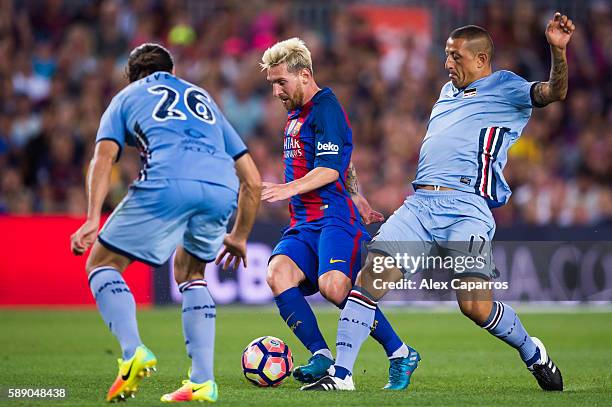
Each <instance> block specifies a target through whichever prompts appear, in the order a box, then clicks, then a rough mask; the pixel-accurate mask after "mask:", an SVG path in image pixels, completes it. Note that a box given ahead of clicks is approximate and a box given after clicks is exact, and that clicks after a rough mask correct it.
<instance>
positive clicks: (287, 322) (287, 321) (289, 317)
mask: <svg viewBox="0 0 612 407" xmlns="http://www.w3.org/2000/svg"><path fill="white" fill-rule="evenodd" d="M293 314H295V312H292V313H291V315H289V316H288V317H287V319H286V320H285V323H286V324H287V325H289V320H290V319H291V317H292V316H293Z"/></svg>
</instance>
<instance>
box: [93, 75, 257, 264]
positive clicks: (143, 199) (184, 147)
mask: <svg viewBox="0 0 612 407" xmlns="http://www.w3.org/2000/svg"><path fill="white" fill-rule="evenodd" d="M101 140H112V141H114V142H116V143H117V144H118V145H119V147H120V148H121V149H123V145H124V144H128V145H133V146H137V147H138V149H139V150H140V156H141V158H142V160H143V168H142V171H141V172H140V176H139V179H138V181H136V182H134V183H133V184H132V185H131V186H130V188H129V192H128V194H127V196H126V197H125V198H124V199H123V200H122V201H121V203H120V204H119V205H118V206H117V207H116V208H115V210H114V211H113V213H112V215H111V216H110V217H109V218H108V219H107V221H106V222H105V224H104V227H103V228H102V230H101V231H100V234H99V235H98V240H99V242H100V243H101V244H102V245H103V246H104V247H106V248H107V249H109V250H111V251H114V252H116V253H120V254H122V255H124V256H126V257H128V258H130V259H133V260H139V261H142V262H144V263H147V264H150V265H153V266H156V267H157V266H160V265H161V264H163V263H164V262H166V261H167V260H168V258H169V257H170V256H171V255H172V253H173V252H174V250H175V249H176V247H177V246H178V245H182V246H183V248H184V249H185V250H186V251H187V252H188V253H190V254H191V255H192V256H193V257H195V258H197V259H199V260H200V261H202V262H210V261H212V260H213V259H214V258H215V256H216V254H217V252H218V251H219V248H220V247H221V245H222V243H223V237H224V236H225V233H226V229H227V223H228V221H229V218H230V216H231V215H232V213H233V212H234V209H235V208H236V204H237V195H238V188H239V181H238V177H237V176H236V170H235V167H234V160H236V159H238V158H239V157H240V156H242V155H243V154H245V153H246V152H247V148H246V146H245V145H244V143H243V142H242V140H241V139H240V137H239V136H238V134H237V133H236V132H235V131H234V129H233V128H232V126H231V125H230V124H229V123H228V122H227V120H226V119H225V117H224V116H223V114H222V113H221V111H220V110H219V108H218V107H217V105H216V104H215V103H214V102H213V100H212V98H211V97H210V96H209V95H208V94H207V93H206V92H205V91H204V90H202V89H201V88H199V87H197V86H194V85H192V84H190V83H188V82H185V81H183V80H182V79H179V78H177V77H175V76H173V75H171V74H170V73H167V72H156V73H153V74H151V75H149V76H147V77H145V78H143V79H141V80H139V81H137V82H134V83H132V84H131V85H129V86H128V87H126V88H125V89H123V90H122V91H121V92H119V94H117V96H115V97H114V98H113V100H112V101H111V103H110V105H109V106H108V109H106V112H104V115H103V116H102V120H101V122H100V128H99V130H98V136H97V138H96V142H98V141H101ZM120 153H121V152H120Z"/></svg>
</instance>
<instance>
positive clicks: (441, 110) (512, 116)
mask: <svg viewBox="0 0 612 407" xmlns="http://www.w3.org/2000/svg"><path fill="white" fill-rule="evenodd" d="M535 83H537V82H528V81H526V80H525V79H523V78H521V77H520V76H518V75H516V74H514V73H512V72H509V71H497V72H494V73H493V74H491V75H489V76H486V77H484V78H481V79H479V80H477V81H475V82H473V83H472V84H470V85H469V86H467V87H466V88H464V89H457V88H456V87H455V86H453V84H452V83H451V82H448V83H447V84H445V85H444V86H443V87H442V91H441V92H440V98H439V99H438V101H437V102H436V104H435V105H434V107H433V109H432V112H431V117H430V118H429V123H428V127H427V134H426V135H425V138H424V140H423V143H422V145H421V152H420V155H419V164H418V167H417V174H416V179H415V180H414V182H413V185H440V186H444V187H449V188H453V189H456V190H459V191H465V192H472V193H476V194H477V195H480V196H482V197H484V198H485V199H486V200H487V203H488V205H489V206H490V207H496V206H501V205H504V204H505V203H506V202H508V199H509V198H510V194H511V191H510V187H509V186H508V184H507V182H506V180H505V179H504V176H503V174H502V171H503V169H504V166H505V165H506V161H507V158H508V149H509V148H510V146H512V144H514V143H515V142H516V140H517V139H518V138H519V137H520V135H521V132H522V131H523V128H524V127H525V125H526V124H527V121H528V120H529V117H530V116H531V108H532V102H531V89H532V86H533V85H534V84H535Z"/></svg>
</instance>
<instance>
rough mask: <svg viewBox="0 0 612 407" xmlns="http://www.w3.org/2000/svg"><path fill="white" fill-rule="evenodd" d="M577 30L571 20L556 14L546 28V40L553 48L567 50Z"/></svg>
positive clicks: (563, 15)
mask: <svg viewBox="0 0 612 407" xmlns="http://www.w3.org/2000/svg"><path fill="white" fill-rule="evenodd" d="M575 30H576V26H575V25H574V23H573V22H572V20H571V19H570V18H568V17H567V16H566V15H565V14H561V13H559V12H556V13H555V15H554V16H553V18H552V20H550V21H548V25H547V26H546V32H545V34H546V39H547V40H548V43H549V44H550V45H551V46H553V47H557V48H561V49H565V47H566V46H567V43H568V42H569V40H570V38H571V37H572V34H573V33H574V31H575Z"/></svg>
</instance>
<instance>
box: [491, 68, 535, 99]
mask: <svg viewBox="0 0 612 407" xmlns="http://www.w3.org/2000/svg"><path fill="white" fill-rule="evenodd" d="M500 80H501V81H502V83H501V85H502V86H501V88H502V94H503V95H504V97H505V98H506V100H507V101H508V103H510V104H511V105H513V106H516V107H518V108H532V107H538V106H537V105H534V104H533V101H532V98H531V94H532V91H533V87H534V86H535V85H536V84H537V83H539V82H529V81H527V80H525V79H523V78H522V77H520V76H519V75H517V74H515V73H513V72H509V71H504V72H503V75H502V76H501V79H500Z"/></svg>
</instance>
